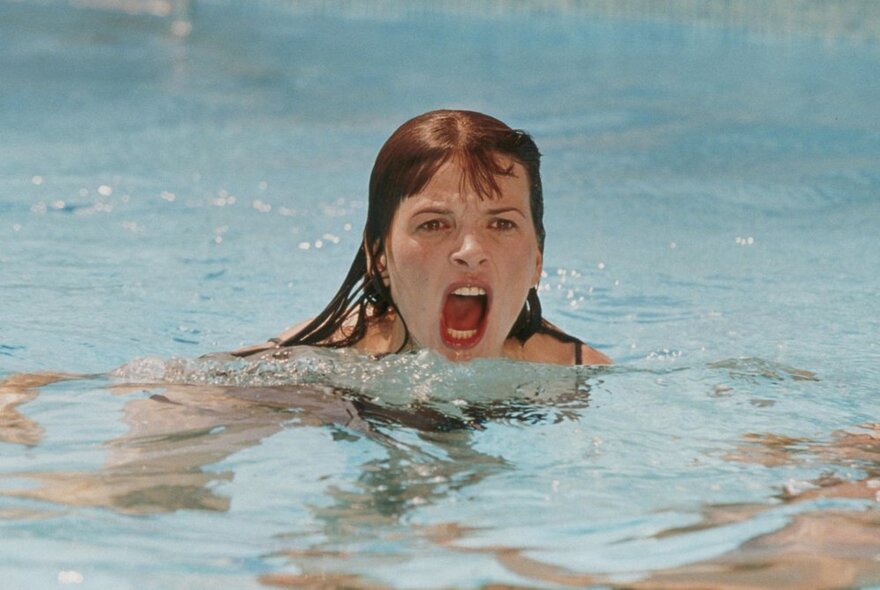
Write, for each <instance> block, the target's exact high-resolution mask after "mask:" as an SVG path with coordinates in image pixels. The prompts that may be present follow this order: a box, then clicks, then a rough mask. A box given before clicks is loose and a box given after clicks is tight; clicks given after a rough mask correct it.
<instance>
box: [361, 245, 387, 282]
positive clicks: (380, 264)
mask: <svg viewBox="0 0 880 590" xmlns="http://www.w3.org/2000/svg"><path fill="white" fill-rule="evenodd" d="M377 248H378V244H375V245H374V246H373V247H370V245H369V244H367V241H366V239H364V252H365V253H366V255H367V276H371V275H372V271H373V270H374V269H375V270H376V271H378V273H379V276H380V277H381V278H382V283H383V284H384V285H385V286H386V287H388V286H390V284H391V282H390V280H389V278H388V262H387V259H386V257H385V252H381V253H379V255H378V256H376V254H375V252H374V250H376V249H377ZM374 258H375V261H374Z"/></svg>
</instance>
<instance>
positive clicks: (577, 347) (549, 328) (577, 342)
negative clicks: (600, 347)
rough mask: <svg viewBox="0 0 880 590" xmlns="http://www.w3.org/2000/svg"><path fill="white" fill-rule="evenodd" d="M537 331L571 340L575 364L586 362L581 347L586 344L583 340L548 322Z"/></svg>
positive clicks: (561, 339) (567, 340) (564, 340)
mask: <svg viewBox="0 0 880 590" xmlns="http://www.w3.org/2000/svg"><path fill="white" fill-rule="evenodd" d="M536 332H539V333H541V334H548V335H550V336H553V337H554V338H556V339H557V340H559V341H560V342H571V344H572V346H574V364H576V365H582V364H584V354H583V351H582V348H581V347H582V346H583V344H584V341H583V340H581V339H580V338H577V337H576V336H572V335H571V334H566V333H565V332H563V331H562V330H560V329H559V328H557V327H556V326H553V325H552V324H547V323H544V324H543V325H541V327H539V328H538V329H537V330H536Z"/></svg>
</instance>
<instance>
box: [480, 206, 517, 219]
mask: <svg viewBox="0 0 880 590" xmlns="http://www.w3.org/2000/svg"><path fill="white" fill-rule="evenodd" d="M502 213H518V214H519V215H521V216H523V217H525V216H526V214H525V213H523V212H522V209H520V208H519V207H495V208H492V209H486V214H487V215H501V214H502Z"/></svg>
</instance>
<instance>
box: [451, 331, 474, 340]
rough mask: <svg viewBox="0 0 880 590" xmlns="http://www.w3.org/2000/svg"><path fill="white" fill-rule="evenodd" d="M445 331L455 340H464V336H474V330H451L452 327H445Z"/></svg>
mask: <svg viewBox="0 0 880 590" xmlns="http://www.w3.org/2000/svg"><path fill="white" fill-rule="evenodd" d="M446 333H447V334H449V335H450V336H452V337H453V338H455V339H456V340H464V339H466V338H473V337H474V336H476V334H477V331H476V330H453V329H452V328H446Z"/></svg>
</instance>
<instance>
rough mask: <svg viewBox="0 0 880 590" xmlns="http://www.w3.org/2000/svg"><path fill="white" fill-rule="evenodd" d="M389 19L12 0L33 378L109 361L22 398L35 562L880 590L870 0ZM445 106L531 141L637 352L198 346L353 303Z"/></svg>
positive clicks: (17, 238) (59, 566) (2, 44)
mask: <svg viewBox="0 0 880 590" xmlns="http://www.w3.org/2000/svg"><path fill="white" fill-rule="evenodd" d="M587 4H590V3H584V5H587ZM673 5H674V3H669V6H670V7H672V6H673ZM723 5H724V3H717V4H715V3H713V6H716V8H717V7H719V6H721V7H723ZM382 6H383V7H385V8H384V10H383V11H380V12H379V13H378V14H367V13H364V12H360V11H358V10H356V9H355V8H352V7H351V6H348V5H339V6H334V5H332V4H320V3H316V4H314V5H310V4H291V3H286V2H260V3H253V4H251V3H249V4H247V6H241V5H238V4H234V3H229V2H223V1H220V0H216V1H207V0H206V1H204V2H201V3H199V4H198V6H196V7H195V11H194V13H193V20H192V30H191V32H190V34H189V35H186V36H180V35H175V34H173V33H172V32H171V31H170V27H169V20H168V19H166V18H161V17H157V16H153V15H150V14H128V13H126V12H125V11H120V10H108V9H100V10H99V9H95V8H82V7H77V6H74V5H69V4H67V3H63V2H44V3H22V2H6V1H3V2H0V139H2V141H0V310H2V311H0V326H2V327H0V378H3V377H6V378H9V377H10V376H13V375H16V374H20V373H32V372H40V371H62V372H68V373H78V374H88V375H90V376H89V377H86V378H79V379H73V380H65V381H60V382H56V383H51V384H47V385H44V386H42V387H30V388H28V387H24V386H15V387H13V386H11V385H7V386H6V387H5V388H3V389H0V465H2V470H0V474H2V475H0V527H2V529H3V533H2V535H0V554H2V555H3V556H4V558H3V561H2V576H3V580H4V584H8V585H9V587H12V588H34V587H40V588H43V587H55V586H56V585H76V586H80V587H83V588H203V587H206V586H208V585H210V586H212V587H216V588H265V587H270V586H280V587H299V586H305V587H321V586H320V585H319V584H321V583H323V584H325V586H324V587H328V586H329V587H335V586H346V585H347V586H348V587H355V588H366V587H383V586H390V587H395V588H476V587H488V586H490V585H493V584H496V585H504V584H507V585H517V586H524V587H552V588H555V587H569V586H579V587H583V586H596V587H618V586H626V587H641V588H667V587H670V586H673V585H677V587H693V588H705V587H713V586H714V587H720V586H722V585H723V584H729V585H732V586H736V585H737V584H739V585H746V584H752V585H753V586H755V587H792V588H803V587H815V588H831V587H870V586H871V585H875V586H876V585H877V584H880V562H878V561H877V558H876V556H877V555H878V554H880V526H878V524H880V517H878V510H877V507H878V506H880V504H878V501H880V497H877V493H878V492H880V467H878V449H880V446H878V438H880V430H878V427H877V423H878V416H880V403H878V401H877V398H878V396H877V393H878V391H877V383H878V382H880V370H878V362H877V361H878V360H880V354H878V340H880V338H878V335H880V320H878V318H880V304H878V299H880V298H878V297H877V293H878V292H880V255H878V254H877V247H876V244H877V233H878V231H877V230H878V227H880V199H878V193H880V117H878V108H877V104H880V82H878V80H880V47H878V45H877V43H876V40H874V39H872V38H864V37H863V36H859V35H847V34H845V33H841V31H840V28H839V23H840V22H844V21H845V20H846V19H845V18H844V17H847V18H850V19H852V20H862V21H865V22H869V23H870V22H875V21H876V20H877V19H878V15H877V13H876V9H875V8H873V7H872V5H871V4H865V3H859V2H848V3H847V2H844V3H841V4H840V6H839V10H840V11H841V18H840V20H839V21H836V22H835V23H831V22H829V25H828V30H811V29H808V30H803V29H796V30H792V31H786V30H782V29H774V28H773V27H766V26H762V27H761V28H750V27H749V26H747V25H744V24H743V23H742V21H741V20H736V21H735V22H734V23H733V24H731V23H727V22H723V21H722V22H708V23H707V22H705V21H703V20H700V19H698V20H697V21H692V20H689V19H686V18H684V17H682V15H681V14H679V13H676V14H673V16H672V17H670V18H666V19H661V20H658V19H648V18H642V17H639V15H638V14H636V13H632V12H626V11H621V12H622V14H621V15H618V16H614V15H611V16H608V15H607V14H605V13H603V12H601V11H600V12H595V11H593V12H591V11H589V10H578V9H576V8H577V3H570V6H569V8H568V9H567V10H566V9H563V8H559V7H556V8H554V9H547V10H536V11H531V12H529V11H524V10H522V9H521V8H520V9H517V8H516V7H509V10H507V11H501V10H497V6H498V5H497V4H495V3H491V2H486V3H485V4H484V6H485V10H479V9H473V8H468V9H461V10H458V11H456V10H451V9H449V5H446V4H443V5H441V6H445V7H446V8H436V9H431V8H430V7H427V6H421V5H418V6H420V8H417V9H416V8H410V9H406V10H403V9H399V10H394V9H392V8H393V7H394V6H397V5H394V4H393V3H387V4H383V5H382ZM469 6H470V5H469ZM304 7H305V8H304ZM309 7H310V8H309ZM389 7H391V8H389ZM612 12H613V11H612ZM783 29H784V27H783ZM440 107H461V108H471V109H475V110H482V111H485V112H488V113H490V114H493V115H496V116H498V117H500V118H501V119H503V120H505V121H507V122H509V123H510V124H512V125H514V126H517V127H522V128H524V129H526V130H528V131H530V132H531V133H532V134H533V135H534V137H535V139H536V141H537V143H538V145H539V146H540V147H541V149H542V152H543V153H544V167H543V174H544V183H545V198H546V210H547V211H546V218H545V224H546V226H547V230H548V239H547V246H546V252H545V257H544V259H545V271H546V276H545V277H544V278H543V280H542V291H541V297H542V302H543V305H544V309H545V314H546V316H547V317H549V318H550V319H551V320H553V321H555V322H556V323H558V324H559V325H561V326H562V327H564V328H565V329H567V330H568V331H571V332H573V333H575V334H578V335H580V336H581V337H583V338H585V339H586V340H588V341H589V342H590V343H592V344H593V345H594V346H596V347H598V348H600V349H601V350H602V351H603V352H605V353H606V354H608V355H609V356H611V357H612V358H614V359H615V361H616V364H615V366H613V367H611V368H605V369H590V368H581V369H571V368H555V367H543V366H536V365H516V364H512V363H508V362H501V361H478V362H474V363H470V364H465V365H451V364H449V363H447V362H445V361H443V360H441V359H439V358H436V357H435V356H434V355H431V354H428V353H419V354H415V355H403V356H400V357H389V358H387V359H383V360H382V361H373V360H370V359H365V358H361V357H359V356H358V355H353V354H340V353H333V352H327V351H296V352H295V354H293V355H292V356H291V357H290V358H288V359H281V360H273V359H265V360H263V361H254V362H243V361H234V362H226V361H223V360H217V359H200V358H199V357H200V356H201V355H203V354H205V353H208V352H212V351H222V350H230V349H232V348H235V347H237V346H239V345H242V344H248V343H253V342H257V341H261V340H263V339H265V338H267V337H269V336H272V335H275V334H276V333H278V332H279V331H281V330H282V329H283V328H285V327H286V326H288V325H290V324H292V323H294V322H296V321H298V320H300V319H302V318H304V317H307V316H309V315H311V314H314V313H315V312H316V311H318V310H319V308H320V307H321V306H322V305H323V303H325V302H326V301H327V300H328V299H329V297H330V296H331V295H332V293H333V292H334V291H335V289H336V287H337V286H338V284H339V282H340V281H341V279H342V276H343V274H344V272H345V270H347V266H348V264H349V262H350V259H351V257H352V256H353V253H354V250H355V249H356V247H357V244H358V242H359V236H360V231H361V227H362V224H363V219H364V213H365V203H366V185H367V179H368V176H369V171H370V167H371V166H372V160H373V158H374V156H375V153H376V151H377V150H378V148H379V147H380V146H381V144H382V142H383V141H384V139H385V138H386V137H387V136H388V135H389V134H390V133H391V131H392V130H393V129H394V128H396V126H397V125H399V124H400V123H401V122H403V121H404V120H406V119H407V118H409V117H411V116H413V115H415V114H418V113H420V112H423V111H426V110H429V109H432V108H440ZM309 584H311V586H309Z"/></svg>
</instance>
